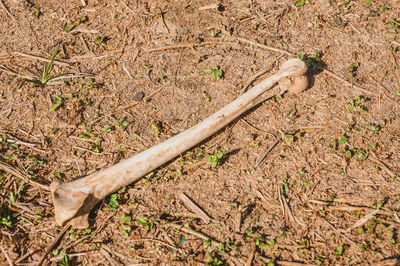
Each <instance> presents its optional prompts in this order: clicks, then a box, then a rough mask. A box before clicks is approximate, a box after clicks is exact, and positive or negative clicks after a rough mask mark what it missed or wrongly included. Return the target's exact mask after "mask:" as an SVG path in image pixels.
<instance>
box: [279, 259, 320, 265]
mask: <svg viewBox="0 0 400 266" xmlns="http://www.w3.org/2000/svg"><path fill="white" fill-rule="evenodd" d="M276 264H277V265H282V266H313V265H315V264H308V263H300V262H293V261H284V260H278V261H276Z"/></svg>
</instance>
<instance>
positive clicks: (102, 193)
mask: <svg viewBox="0 0 400 266" xmlns="http://www.w3.org/2000/svg"><path fill="white" fill-rule="evenodd" d="M306 72H307V65H306V64H305V63H304V62H303V61H301V60H300V59H291V60H288V61H287V62H285V63H284V64H283V65H282V67H281V68H280V69H279V71H278V72H277V73H275V74H274V75H272V76H270V77H268V78H266V79H264V80H263V81H261V82H260V83H259V84H257V85H256V86H254V87H253V88H251V89H250V90H248V91H247V92H246V93H244V94H242V95H241V96H239V97H238V98H236V99H235V100H234V101H233V102H231V103H230V104H228V105H226V106H225V107H223V108H222V109H220V110H219V111H217V112H216V113H214V114H213V115H211V116H209V117H208V118H206V119H205V120H203V121H202V122H200V123H199V124H197V125H195V126H193V127H191V128H189V129H188V130H186V131H184V132H182V133H180V134H178V135H176V136H174V137H172V138H170V139H168V140H166V141H164V142H162V143H160V144H157V145H155V146H153V147H152V148H150V149H148V150H146V151H143V152H141V153H139V154H136V155H134V156H133V157H131V158H128V159H126V160H124V161H122V162H120V163H118V164H116V165H114V166H112V167H110V168H107V169H105V170H102V171H100V172H97V173H93V174H91V175H89V176H86V177H84V178H81V179H77V180H74V181H72V182H68V183H62V182H59V181H54V182H52V183H51V185H50V190H51V194H52V198H53V204H54V209H55V220H56V223H57V224H58V225H64V224H66V223H67V222H69V223H70V224H71V225H73V226H74V227H75V228H79V229H83V228H87V227H88V226H89V222H88V216H89V213H90V211H91V210H92V208H93V207H94V206H95V205H96V204H97V203H98V202H99V201H101V200H102V199H103V198H105V197H106V196H107V195H109V194H111V193H113V192H115V191H117V190H119V189H120V188H122V187H125V186H127V185H129V184H131V183H133V182H135V181H137V180H138V179H139V178H141V177H142V176H144V175H145V174H147V173H149V172H150V171H152V170H153V169H155V168H157V167H159V166H161V165H163V164H164V163H166V162H168V161H170V160H171V159H173V158H174V157H176V156H178V155H179V154H181V153H182V152H184V151H186V150H188V149H190V148H191V147H193V146H195V145H197V144H198V143H200V142H201V141H203V140H204V139H206V138H208V137H209V136H211V135H213V134H214V133H216V132H218V131H219V130H220V129H221V128H223V127H225V126H226V125H227V124H229V123H230V122H231V121H233V120H234V119H235V118H237V117H238V116H239V115H240V114H242V113H243V112H245V111H247V110H249V109H250V108H252V107H254V106H255V105H257V104H258V103H260V102H262V101H264V100H266V99H268V98H270V97H273V96H274V95H276V94H277V93H283V92H286V91H288V92H291V93H297V92H299V91H302V90H304V89H305V88H306V87H307V86H308V80H307V77H306V76H305V73H306ZM276 83H279V86H280V89H279V88H278V86H275V87H274V88H278V91H270V89H271V88H272V87H273V86H274V85H275V84H276Z"/></svg>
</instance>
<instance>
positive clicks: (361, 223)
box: [346, 209, 379, 232]
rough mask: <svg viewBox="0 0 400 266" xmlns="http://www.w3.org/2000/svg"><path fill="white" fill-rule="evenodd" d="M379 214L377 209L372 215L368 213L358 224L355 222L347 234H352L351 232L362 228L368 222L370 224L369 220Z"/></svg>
mask: <svg viewBox="0 0 400 266" xmlns="http://www.w3.org/2000/svg"><path fill="white" fill-rule="evenodd" d="M377 212H379V209H376V210H374V211H372V212H370V213H368V214H367V215H365V216H364V217H363V218H361V219H360V220H358V221H357V222H355V223H354V224H353V225H352V226H350V227H349V228H348V229H347V230H346V232H350V231H351V230H353V229H354V228H357V227H360V226H361V225H363V224H365V223H366V222H368V220H369V219H370V218H371V217H372V216H374V215H375V214H376V213H377Z"/></svg>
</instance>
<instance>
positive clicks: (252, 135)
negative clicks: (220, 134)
mask: <svg viewBox="0 0 400 266" xmlns="http://www.w3.org/2000/svg"><path fill="white" fill-rule="evenodd" d="M255 138H256V136H255V135H254V134H247V135H246V137H245V139H246V141H247V142H249V141H252V140H254V139H255Z"/></svg>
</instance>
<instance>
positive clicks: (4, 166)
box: [0, 162, 50, 191]
mask: <svg viewBox="0 0 400 266" xmlns="http://www.w3.org/2000/svg"><path fill="white" fill-rule="evenodd" d="M0 169H3V170H4V171H6V172H8V173H10V174H12V175H14V176H15V177H18V178H20V179H22V180H24V181H25V182H27V183H28V184H30V185H32V186H34V187H38V188H41V189H43V190H46V191H49V190H50V188H49V187H48V186H45V185H42V184H40V183H38V182H36V181H33V180H31V179H30V178H29V177H27V176H25V175H24V174H23V173H21V172H20V171H19V170H17V169H15V168H14V167H12V166H10V165H8V164H6V163H3V162H0Z"/></svg>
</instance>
